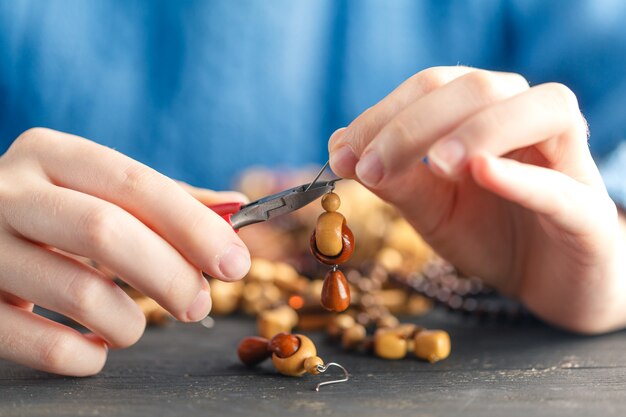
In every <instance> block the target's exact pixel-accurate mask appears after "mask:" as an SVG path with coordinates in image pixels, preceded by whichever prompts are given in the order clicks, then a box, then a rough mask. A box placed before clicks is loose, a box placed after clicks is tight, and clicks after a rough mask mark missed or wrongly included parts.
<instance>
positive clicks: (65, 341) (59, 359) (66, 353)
mask: <svg viewBox="0 0 626 417" xmlns="http://www.w3.org/2000/svg"><path fill="white" fill-rule="evenodd" d="M0 317H2V320H0V358H2V359H6V360H9V361H12V362H17V363H20V364H22V365H26V366H29V367H31V368H35V369H39V370H42V371H46V372H52V373H55V374H61V375H69V376H88V375H94V374H97V373H98V372H100V370H101V369H102V367H103V366H104V363H105V361H106V356H107V348H106V345H105V344H104V343H103V342H102V341H101V340H99V339H98V338H95V337H92V336H90V335H82V334H80V333H79V332H78V331H76V330H74V329H70V328H69V327H66V326H63V325H61V324H59V323H55V322H53V321H51V320H48V319H45V318H43V317H41V316H38V315H36V314H33V313H31V312H29V311H25V310H22V309H20V308H17V307H14V306H10V305H7V304H2V303H0Z"/></svg>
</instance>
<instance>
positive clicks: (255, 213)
mask: <svg viewBox="0 0 626 417" xmlns="http://www.w3.org/2000/svg"><path fill="white" fill-rule="evenodd" d="M339 180H341V178H335V179H333V180H330V181H317V182H315V181H314V182H313V183H310V184H303V185H299V186H297V187H293V188H290V189H288V190H285V191H281V192H279V193H276V194H272V195H269V196H267V197H263V198H261V199H260V200H257V201H253V202H252V203H248V204H243V203H222V204H215V205H210V206H208V207H209V208H210V209H211V210H213V211H214V212H215V213H217V214H219V215H220V216H222V218H223V219H224V220H226V221H227V222H228V223H229V224H230V225H231V226H232V227H233V229H235V231H237V230H239V229H241V228H242V227H245V226H248V225H251V224H255V223H260V222H264V221H266V220H269V219H272V218H274V217H277V216H282V215H283V214H287V213H291V212H292V211H296V210H298V209H300V208H302V207H304V206H306V205H307V204H309V203H311V202H313V201H315V200H317V199H318V198H320V197H321V196H323V195H324V194H326V193H329V192H331V191H333V190H334V189H335V183H336V182H337V181H339Z"/></svg>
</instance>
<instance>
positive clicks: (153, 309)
mask: <svg viewBox="0 0 626 417" xmlns="http://www.w3.org/2000/svg"><path fill="white" fill-rule="evenodd" d="M135 302H136V303H137V305H138V306H139V308H140V309H141V311H142V312H143V314H144V316H145V317H146V324H147V325H154V326H163V325H165V324H166V323H167V322H168V321H169V320H170V318H171V316H170V313H168V312H167V310H165V309H164V308H163V307H161V306H160V305H159V304H158V303H157V302H156V301H154V300H153V299H152V298H150V297H146V296H141V297H138V298H136V299H135Z"/></svg>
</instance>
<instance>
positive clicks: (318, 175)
mask: <svg viewBox="0 0 626 417" xmlns="http://www.w3.org/2000/svg"><path fill="white" fill-rule="evenodd" d="M329 163H330V159H329V160H328V161H326V163H325V164H324V166H323V167H322V169H320V172H318V173H317V175H316V176H315V179H314V180H313V181H311V183H310V184H309V186H308V187H306V189H305V190H304V192H305V193H306V192H307V191H309V188H311V186H312V185H313V184H315V182H316V181H317V180H318V179H319V178H320V177H321V176H322V174H323V173H324V171H325V170H326V168H327V167H328V164H329Z"/></svg>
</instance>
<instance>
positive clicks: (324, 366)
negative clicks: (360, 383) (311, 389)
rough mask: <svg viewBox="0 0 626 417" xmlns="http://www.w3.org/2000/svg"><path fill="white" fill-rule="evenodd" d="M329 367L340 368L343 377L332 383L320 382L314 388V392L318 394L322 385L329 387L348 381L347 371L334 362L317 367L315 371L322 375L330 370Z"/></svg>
mask: <svg viewBox="0 0 626 417" xmlns="http://www.w3.org/2000/svg"><path fill="white" fill-rule="evenodd" d="M331 366H336V367H338V368H341V370H342V371H343V374H344V377H343V378H341V379H335V380H332V381H324V382H320V383H319V384H317V386H316V387H315V391H317V392H319V390H320V387H322V386H324V385H330V384H339V383H340V382H346V381H347V380H348V379H350V374H349V373H348V370H347V369H346V368H344V367H343V366H341V365H339V364H338V363H335V362H329V363H327V364H326V365H317V370H318V371H319V372H320V373H324V372H326V370H328V368H330V367H331Z"/></svg>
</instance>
